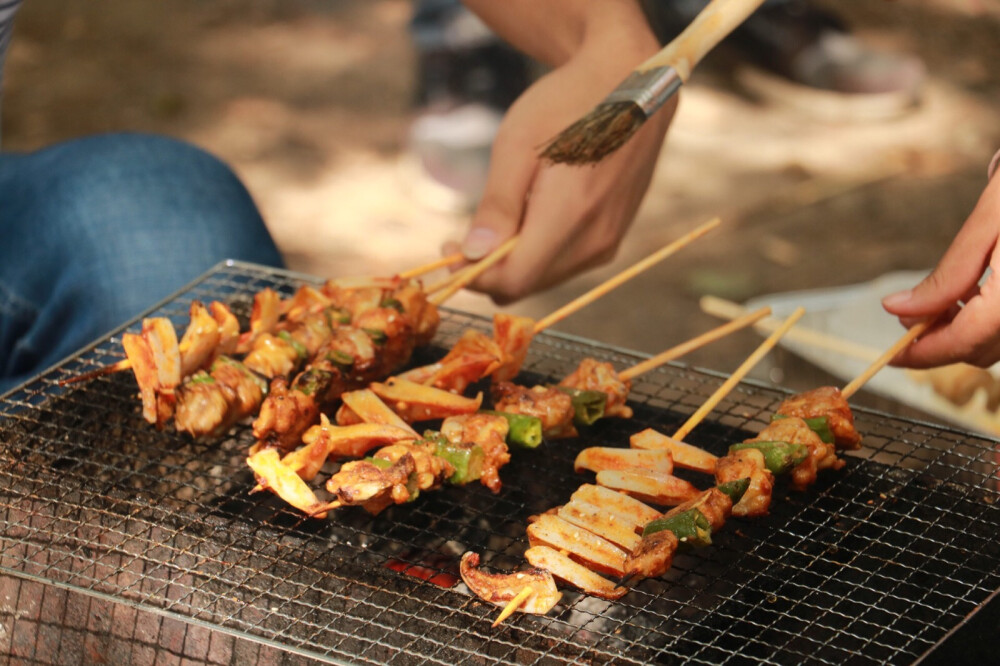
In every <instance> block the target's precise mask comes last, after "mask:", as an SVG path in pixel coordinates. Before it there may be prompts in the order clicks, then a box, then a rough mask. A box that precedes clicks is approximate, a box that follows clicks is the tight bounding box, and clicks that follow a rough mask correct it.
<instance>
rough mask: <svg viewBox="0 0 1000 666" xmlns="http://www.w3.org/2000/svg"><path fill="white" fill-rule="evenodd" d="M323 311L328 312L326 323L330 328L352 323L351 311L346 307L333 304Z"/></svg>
mask: <svg viewBox="0 0 1000 666" xmlns="http://www.w3.org/2000/svg"><path fill="white" fill-rule="evenodd" d="M323 312H324V313H325V314H326V323H328V324H329V325H330V328H337V326H346V325H347V324H350V323H351V313H350V311H349V310H347V309H346V308H341V307H338V306H336V305H331V306H330V307H328V308H327V309H326V310H324V311H323Z"/></svg>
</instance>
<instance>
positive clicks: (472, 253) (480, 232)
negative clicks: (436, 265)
mask: <svg viewBox="0 0 1000 666" xmlns="http://www.w3.org/2000/svg"><path fill="white" fill-rule="evenodd" d="M496 245H497V233H496V232H495V231H493V230H492V229H487V228H482V227H481V228H478V229H473V230H472V231H470V232H469V235H468V236H466V237H465V241H464V242H463V243H462V254H464V255H465V256H466V257H467V258H468V259H472V260H476V259H482V258H483V257H485V256H486V255H487V254H489V253H490V252H492V251H493V249H494V248H495V247H496Z"/></svg>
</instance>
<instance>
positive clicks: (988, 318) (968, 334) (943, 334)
mask: <svg viewBox="0 0 1000 666" xmlns="http://www.w3.org/2000/svg"><path fill="white" fill-rule="evenodd" d="M997 331H1000V307H998V305H997V302H996V301H995V300H991V299H988V298H985V297H983V296H979V297H977V298H974V299H972V300H971V301H970V302H969V303H968V304H966V306H965V307H963V308H961V310H959V311H958V313H957V314H956V315H955V316H954V318H953V319H951V321H947V322H946V323H944V324H939V325H936V326H935V327H933V328H932V329H931V330H929V331H928V332H927V333H925V334H924V335H923V336H921V337H920V339H919V340H917V341H916V342H914V343H913V344H912V345H910V346H909V347H908V348H906V349H904V350H903V351H902V352H900V354H899V355H898V356H896V358H894V359H893V365H900V366H905V367H910V368H930V367H936V366H939V365H945V364H948V363H956V362H958V361H965V362H968V363H973V364H975V365H980V366H983V367H986V366H988V365H992V364H993V363H995V362H996V361H997V360H1000V336H998V335H997Z"/></svg>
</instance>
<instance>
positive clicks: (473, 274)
mask: <svg viewBox="0 0 1000 666" xmlns="http://www.w3.org/2000/svg"><path fill="white" fill-rule="evenodd" d="M517 239H518V237H517V236H514V237H512V238H508V239H507V240H506V242H504V243H503V244H502V245H500V247H498V248H496V249H495V250H493V251H492V252H491V253H489V254H488V255H486V256H485V257H484V258H483V259H481V260H480V261H478V262H476V263H474V264H471V265H469V266H466V267H465V268H463V269H462V270H460V271H458V272H456V273H455V274H454V275H452V276H451V277H449V278H448V279H446V280H444V281H443V282H441V283H439V284H436V285H434V286H432V287H430V288H429V291H433V292H436V293H435V294H434V296H432V297H431V298H429V299H428V300H429V301H430V302H431V303H432V304H434V305H441V304H443V303H444V302H445V301H447V300H448V299H449V298H451V297H452V296H454V295H455V294H456V293H458V291H459V290H461V289H462V288H464V287H465V286H467V285H469V284H471V283H472V282H473V280H475V279H476V278H477V277H479V276H480V275H482V274H483V273H485V272H486V271H487V270H488V269H490V268H492V267H493V265H494V264H496V263H498V262H499V261H500V260H501V259H503V258H504V257H506V256H507V255H508V254H510V251H511V250H513V249H514V246H515V245H516V244H517ZM439 289H440V291H438V290H439Z"/></svg>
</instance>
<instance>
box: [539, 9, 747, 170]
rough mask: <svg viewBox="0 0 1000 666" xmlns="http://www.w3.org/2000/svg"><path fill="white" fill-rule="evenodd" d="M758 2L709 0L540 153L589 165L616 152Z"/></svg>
mask: <svg viewBox="0 0 1000 666" xmlns="http://www.w3.org/2000/svg"><path fill="white" fill-rule="evenodd" d="M763 3H764V0H712V2H710V3H708V5H706V6H705V8H704V9H702V10H701V12H700V13H699V14H698V16H696V17H695V19H694V20H693V21H692V22H691V24H690V25H689V26H688V27H687V28H685V29H684V31H683V32H681V34H680V35H678V36H677V37H676V38H675V39H674V40H673V41H672V42H670V43H669V44H667V45H666V46H665V47H663V48H662V49H661V50H660V51H659V52H658V53H656V54H655V55H654V56H653V57H651V58H649V59H648V60H646V61H645V62H643V63H642V64H641V65H639V66H638V67H636V68H635V69H634V70H632V72H631V74H630V75H629V76H628V77H627V78H626V79H625V80H624V81H622V82H621V83H620V84H619V85H618V86H617V87H616V88H615V89H614V90H613V91H611V93H610V94H609V95H608V96H607V97H605V98H604V100H603V101H602V102H601V103H600V104H598V105H597V106H596V107H595V108H594V109H592V110H591V111H590V112H589V113H587V115H585V116H583V117H582V118H581V119H580V120H577V121H576V122H575V123H573V124H572V125H570V126H569V127H568V128H566V129H565V130H563V131H562V132H561V133H560V134H559V135H558V136H556V137H555V139H553V140H552V141H551V142H550V143H549V144H548V146H546V147H545V149H544V150H543V152H542V155H543V157H545V158H547V159H549V160H551V161H552V162H556V163H564V164H590V163H594V162H598V161H600V160H601V159H602V158H603V157H605V156H606V155H608V154H609V153H612V152H614V151H615V150H617V149H618V148H619V147H621V146H622V145H623V144H624V143H625V142H626V141H627V140H628V139H629V138H630V137H631V136H632V135H633V134H635V132H636V131H638V129H639V127H641V126H642V124H643V123H644V122H645V121H646V119H648V118H649V117H650V116H652V115H653V114H654V113H656V111H658V110H659V109H660V107H662V106H663V105H664V104H665V103H666V101H667V100H668V99H670V98H671V97H673V95H674V94H675V93H676V92H677V91H678V90H679V89H680V87H681V86H682V85H683V84H684V83H686V82H687V80H688V79H689V78H690V76H691V72H692V70H693V69H694V67H695V66H696V65H697V64H698V63H699V62H701V59H702V58H704V57H705V55H706V54H707V53H708V52H709V51H711V50H712V49H713V48H714V47H715V45H716V44H718V43H719V42H720V41H722V39H723V38H724V37H726V36H727V35H729V33H730V32H732V31H733V30H734V29H736V27H737V26H739V25H740V24H741V23H742V22H743V21H744V20H746V18H747V17H748V16H750V14H752V13H753V12H754V11H756V9H757V8H758V7H760V6H761V5H762V4H763Z"/></svg>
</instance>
